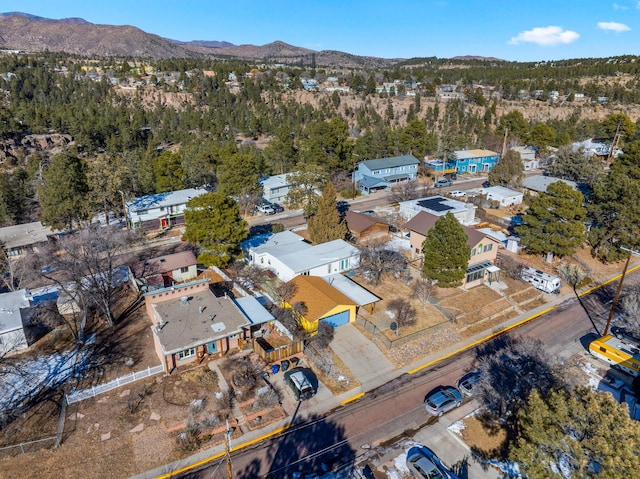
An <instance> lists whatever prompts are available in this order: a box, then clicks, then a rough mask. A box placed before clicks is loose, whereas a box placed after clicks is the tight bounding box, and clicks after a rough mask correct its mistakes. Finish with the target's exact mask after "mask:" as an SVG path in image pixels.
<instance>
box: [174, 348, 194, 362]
mask: <svg viewBox="0 0 640 479" xmlns="http://www.w3.org/2000/svg"><path fill="white" fill-rule="evenodd" d="M195 355H196V348H189V349H185V350H184V351H180V352H179V353H178V359H179V360H183V359H187V358H191V357H193V356H195Z"/></svg>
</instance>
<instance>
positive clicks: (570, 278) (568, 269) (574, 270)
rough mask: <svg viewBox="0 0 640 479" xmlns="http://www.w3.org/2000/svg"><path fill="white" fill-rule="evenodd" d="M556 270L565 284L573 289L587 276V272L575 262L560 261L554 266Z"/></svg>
mask: <svg viewBox="0 0 640 479" xmlns="http://www.w3.org/2000/svg"><path fill="white" fill-rule="evenodd" d="M556 272H557V273H558V275H559V276H560V278H562V279H563V281H564V282H565V283H567V284H570V285H571V287H572V288H573V289H574V290H575V289H576V288H577V287H578V285H579V284H580V283H581V282H582V280H583V279H585V278H586V277H587V273H585V272H584V270H583V269H582V268H581V267H580V266H579V265H577V264H574V263H567V262H562V263H560V264H559V265H558V266H557V267H556Z"/></svg>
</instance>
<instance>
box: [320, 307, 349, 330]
mask: <svg viewBox="0 0 640 479" xmlns="http://www.w3.org/2000/svg"><path fill="white" fill-rule="evenodd" d="M322 321H326V322H327V323H331V324H333V325H334V326H342V325H343V324H347V323H348V322H349V310H347V311H343V312H342V313H338V314H333V315H331V316H327V317H326V318H322Z"/></svg>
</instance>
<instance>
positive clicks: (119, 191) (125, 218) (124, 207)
mask: <svg viewBox="0 0 640 479" xmlns="http://www.w3.org/2000/svg"><path fill="white" fill-rule="evenodd" d="M118 193H120V198H122V213H123V214H124V224H125V225H126V226H127V231H129V218H127V204H126V203H125V201H124V192H123V191H122V190H118ZM107 224H109V218H108V217H107Z"/></svg>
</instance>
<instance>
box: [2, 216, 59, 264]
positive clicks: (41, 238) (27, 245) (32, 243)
mask: <svg viewBox="0 0 640 479" xmlns="http://www.w3.org/2000/svg"><path fill="white" fill-rule="evenodd" d="M55 235H56V233H54V232H53V230H51V228H49V227H48V226H44V225H43V224H42V223H40V222H39V221H35V222H33V223H25V224H21V225H13V226H5V227H4V228H0V243H2V244H3V245H4V248H5V251H6V252H7V256H9V258H18V257H20V256H24V255H25V254H27V253H44V248H45V247H46V246H47V245H48V243H49V241H50V240H51V239H52V238H53V237H54V236H55Z"/></svg>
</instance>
